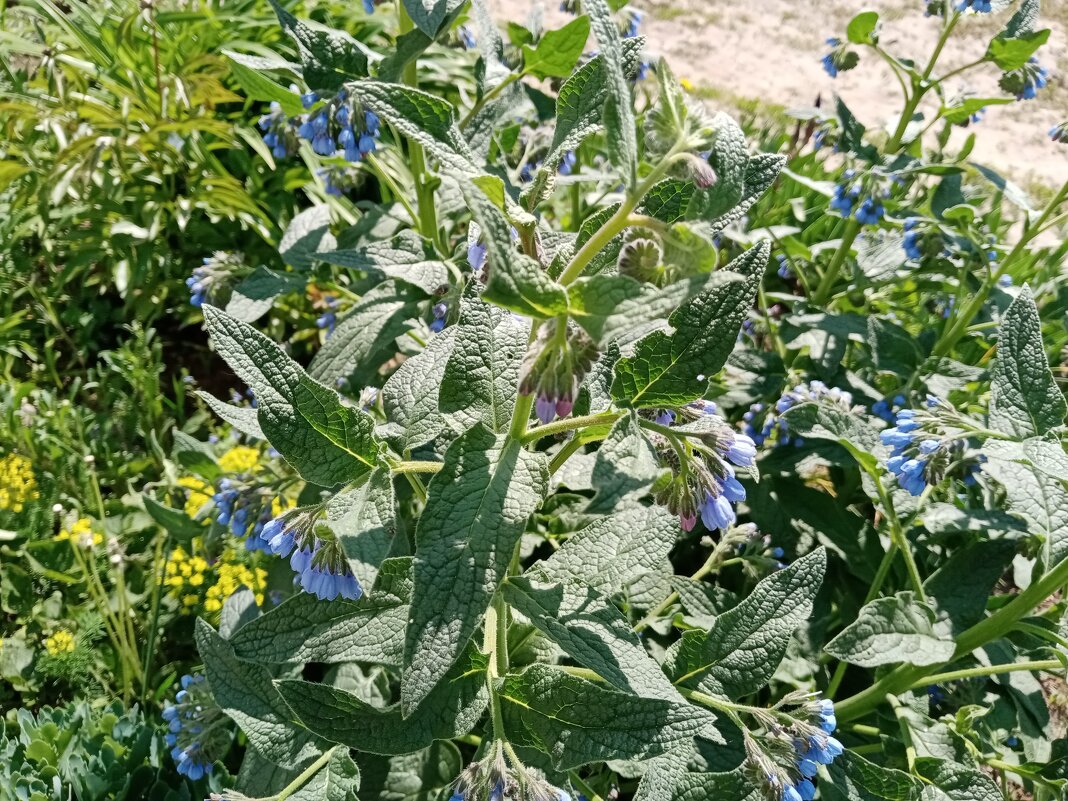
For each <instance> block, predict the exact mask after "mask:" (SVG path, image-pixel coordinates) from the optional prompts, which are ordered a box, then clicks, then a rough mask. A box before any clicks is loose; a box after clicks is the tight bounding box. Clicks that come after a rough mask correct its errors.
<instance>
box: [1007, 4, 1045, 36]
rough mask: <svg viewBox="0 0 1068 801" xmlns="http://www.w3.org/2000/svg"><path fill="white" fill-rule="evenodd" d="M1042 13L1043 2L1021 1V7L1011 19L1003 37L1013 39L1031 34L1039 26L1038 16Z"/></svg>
mask: <svg viewBox="0 0 1068 801" xmlns="http://www.w3.org/2000/svg"><path fill="white" fill-rule="evenodd" d="M1041 11H1042V2H1041V0H1021V2H1020V7H1019V8H1018V9H1016V11H1015V12H1014V13H1013V15H1012V16H1011V17H1010V18H1009V21H1008V22H1007V23H1006V24H1005V30H1004V31H1002V32H1001V35H1002V36H1004V37H1007V38H1010V39H1011V38H1014V37H1016V36H1019V35H1020V34H1025V33H1030V32H1031V31H1033V30H1034V29H1035V25H1037V24H1038V15H1039V13H1040V12H1041Z"/></svg>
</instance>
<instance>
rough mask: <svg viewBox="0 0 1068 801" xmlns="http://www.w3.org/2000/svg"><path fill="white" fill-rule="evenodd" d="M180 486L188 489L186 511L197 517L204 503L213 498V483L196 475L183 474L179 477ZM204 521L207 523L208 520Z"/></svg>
mask: <svg viewBox="0 0 1068 801" xmlns="http://www.w3.org/2000/svg"><path fill="white" fill-rule="evenodd" d="M178 486H180V487H185V488H186V490H187V491H188V492H187V493H186V497H185V513H186V514H187V515H189V516H190V517H192V518H195V517H196V516H197V514H199V513H200V510H201V509H203V508H204V505H205V504H207V503H208V501H210V500H211V495H212V493H211V485H209V484H208V483H207V482H206V481H204V479H202V478H197V477H196V476H182V477H181V478H180V479H178ZM204 522H205V523H206V522H207V520H205V521H204Z"/></svg>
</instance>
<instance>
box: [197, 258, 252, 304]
mask: <svg viewBox="0 0 1068 801" xmlns="http://www.w3.org/2000/svg"><path fill="white" fill-rule="evenodd" d="M249 272H251V270H250V269H249V267H248V266H247V265H246V264H245V259H244V257H243V256H242V255H241V254H240V253H227V252H226V251H222V250H219V251H216V252H215V253H213V254H211V255H210V256H205V257H204V259H203V263H202V264H201V265H200V266H199V267H196V268H194V269H193V274H192V275H191V276H189V277H188V278H186V279H185V285H186V286H187V287H189V302H190V303H191V304H193V305H194V306H196V307H197V308H199V307H201V306H203V305H204V302H205V301H212V300H214V299H215V298H217V297H219V296H220V295H221V294H222V292H223V291H224V290H225V289H227V288H228V287H230V286H231V285H232V284H233V283H234V282H235V281H236V280H238V279H240V278H243V277H244V276H245V275H247V274H248V273H249Z"/></svg>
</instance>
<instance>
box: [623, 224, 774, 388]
mask: <svg viewBox="0 0 1068 801" xmlns="http://www.w3.org/2000/svg"><path fill="white" fill-rule="evenodd" d="M770 252H771V247H770V245H769V244H768V243H767V242H761V243H759V244H757V245H756V246H754V247H752V248H750V249H749V250H747V251H745V253H743V254H742V255H740V256H738V258H736V259H735V260H734V261H732V262H731V263H730V264H728V265H727V267H726V269H728V270H733V271H735V272H738V273H741V274H742V275H745V276H746V277H747V279H748V280H746V281H745V282H744V283H730V284H725V285H722V286H716V287H713V288H712V289H709V290H708V291H706V292H703V293H701V294H700V295H698V296H697V297H696V298H694V299H693V300H691V301H688V302H687V303H686V304H684V305H683V306H680V307H679V308H678V309H677V310H676V311H675V312H673V313H672V314H671V316H670V317H669V318H668V322H669V323H670V324H671V325H672V326H673V327H674V329H675V330H674V332H673V333H671V334H666V333H664V332H663V331H654V332H653V333H651V334H649V335H647V336H645V337H644V338H642V339H641V340H640V341H639V342H638V345H637V347H636V348H635V351H634V355H633V356H624V357H623V358H621V359H620V360H619V361H618V362H617V363H616V370H615V379H614V380H613V381H612V397H613V398H614V399H615V400H616V402H617V403H618V404H620V405H623V406H630V407H633V408H655V407H665V406H667V407H673V406H680V405H682V404H684V403H687V402H689V401H692V400H696V399H697V398H700V397H701V396H702V395H704V393H705V390H706V388H707V386H708V380H709V378H711V377H712V376H713V375H715V374H716V373H717V372H719V370H720V368H721V367H723V365H724V363H725V362H726V361H727V357H728V356H729V355H730V353H731V351H732V350H733V349H734V344H735V340H736V338H737V336H738V330H739V328H740V327H741V324H742V321H743V320H744V319H745V316H746V314H747V313H748V311H749V308H750V306H751V305H752V302H753V298H754V297H755V296H756V292H757V286H758V284H759V281H760V277H761V274H762V272H763V268H764V265H765V264H766V263H767V260H768V256H769V254H770Z"/></svg>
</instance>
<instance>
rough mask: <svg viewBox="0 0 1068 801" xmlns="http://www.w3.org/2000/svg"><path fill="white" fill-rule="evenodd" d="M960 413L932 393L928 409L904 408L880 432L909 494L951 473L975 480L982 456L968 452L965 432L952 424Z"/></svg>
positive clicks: (889, 466)
mask: <svg viewBox="0 0 1068 801" xmlns="http://www.w3.org/2000/svg"><path fill="white" fill-rule="evenodd" d="M957 417H958V415H957V413H956V410H954V409H953V408H952V407H951V406H949V405H948V404H947V403H945V402H944V401H942V400H940V399H938V398H936V397H934V396H931V395H929V396H928V398H927V408H926V409H923V410H920V411H916V410H913V409H901V410H900V411H899V412H898V413H897V416H896V418H895V425H894V426H892V427H890V428H887V429H885V430H884V431H882V432H881V433H880V438H881V439H882V442H883V444H884V445H886V446H887V447H888V448H890V449H891V453H890V458H889V459H888V460H887V462H886V467H887V469H888V470H889V471H890V472H891V473H893V474H894V476H895V477H896V478H897V483H898V484H899V485H900V486H901V488H902V489H904V490H906V491H907V492H908V493H909V494H910V495H920V494H922V493H923V491H924V490H925V489H926V488H927V487H928V486H937V485H938V484H939V483H940V482H941V481H942V480H943V479H944V478H946V477H947V476H950V475H957V476H958V477H959V478H961V479H962V480H964V481H965V483H973V482H974V480H975V477H974V474H975V472H976V470H977V469H978V463H979V461H980V460H981V457H980V456H978V455H977V454H969V452H968V443H967V436H966V432H965V431H963V430H962V429H960V428H956V427H955V426H954V425H953V423H954V422H955V419H954V418H957Z"/></svg>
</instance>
